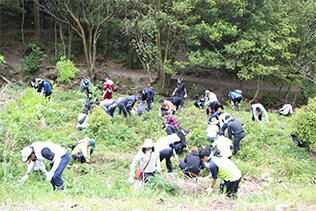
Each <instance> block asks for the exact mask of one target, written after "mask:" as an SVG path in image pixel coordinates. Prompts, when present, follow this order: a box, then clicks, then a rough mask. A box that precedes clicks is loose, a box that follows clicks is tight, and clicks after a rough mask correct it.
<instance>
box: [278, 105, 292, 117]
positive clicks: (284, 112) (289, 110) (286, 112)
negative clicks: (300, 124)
mask: <svg viewBox="0 0 316 211" xmlns="http://www.w3.org/2000/svg"><path fill="white" fill-rule="evenodd" d="M279 113H280V114H282V115H284V116H287V115H291V114H293V108H292V106H291V104H285V105H284V106H283V107H282V108H281V109H280V110H279Z"/></svg>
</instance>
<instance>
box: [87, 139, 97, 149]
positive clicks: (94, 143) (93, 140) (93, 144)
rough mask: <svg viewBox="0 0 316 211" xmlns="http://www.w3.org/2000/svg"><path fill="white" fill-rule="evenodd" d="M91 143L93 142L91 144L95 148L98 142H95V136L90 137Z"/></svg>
mask: <svg viewBox="0 0 316 211" xmlns="http://www.w3.org/2000/svg"><path fill="white" fill-rule="evenodd" d="M89 143H90V144H91V146H92V147H93V148H95V145H96V142H95V139H94V138H90V141H89Z"/></svg>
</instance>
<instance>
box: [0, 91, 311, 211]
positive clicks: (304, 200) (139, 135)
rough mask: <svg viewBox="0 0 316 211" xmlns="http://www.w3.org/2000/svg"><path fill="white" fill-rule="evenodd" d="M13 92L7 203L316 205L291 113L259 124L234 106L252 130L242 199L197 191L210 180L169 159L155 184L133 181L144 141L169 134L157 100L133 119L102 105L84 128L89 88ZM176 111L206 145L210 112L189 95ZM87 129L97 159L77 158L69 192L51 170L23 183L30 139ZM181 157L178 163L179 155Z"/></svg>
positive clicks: (2, 192) (7, 134) (0, 172)
mask: <svg viewBox="0 0 316 211" xmlns="http://www.w3.org/2000/svg"><path fill="white" fill-rule="evenodd" d="M96 94H100V93H98V92H96ZM6 95H10V96H15V97H14V99H13V100H9V101H7V102H6V103H5V104H4V105H2V108H1V110H0V116H1V119H0V138H1V145H0V160H1V164H0V165H1V169H0V178H1V179H0V183H1V185H0V199H1V202H0V209H1V210H6V209H10V210H12V209H13V210H21V209H23V210H47V209H49V210H60V209H62V210H68V209H69V210H70V209H72V208H78V209H85V210H100V209H114V208H116V209H118V208H120V209H134V208H138V209H150V210H152V209H166V208H167V209H199V210H209V209H217V210H231V209H236V210H258V209H263V210H274V209H279V208H280V209H283V208H286V209H291V210H292V209H299V210H315V209H316V189H315V182H316V177H315V168H316V162H315V160H314V159H313V158H311V157H310V156H309V154H308V153H307V151H306V150H305V149H303V148H298V147H297V146H295V145H294V144H293V143H292V141H291V140H290V137H289V134H290V131H291V129H290V122H291V117H290V118H286V117H280V116H278V115H277V114H269V115H270V119H271V123H270V125H266V124H255V123H254V122H252V121H251V114H250V113H249V112H248V111H246V110H243V111H240V112H234V111H231V110H229V108H227V111H228V112H230V113H232V114H233V116H235V117H236V118H239V119H240V120H241V122H242V123H243V124H244V126H245V130H246V138H245V139H244V140H243V141H242V143H241V153H240V154H238V155H237V156H235V157H233V159H232V160H233V161H234V162H235V163H236V164H237V166H238V167H239V168H240V169H241V171H242V174H243V180H242V182H241V184H240V191H239V198H238V199H237V200H236V201H230V200H227V199H225V197H223V196H221V195H218V187H217V188H216V190H215V191H214V193H213V194H212V195H211V196H209V197H208V198H206V197H204V193H203V192H202V191H201V190H197V191H191V190H189V187H190V184H193V185H194V184H195V185H201V187H202V186H203V181H199V182H195V181H189V182H186V181H184V180H183V179H182V177H181V172H180V171H179V170H176V171H175V173H174V174H173V175H168V174H167V173H166V168H165V164H164V162H163V163H162V167H163V169H162V172H161V173H160V175H161V176H160V177H158V178H157V179H156V181H155V182H154V183H153V185H151V186H150V187H147V188H145V189H142V190H141V189H138V188H137V187H131V186H130V185H129V184H128V183H127V175H128V171H129V164H130V162H131V159H132V158H133V156H134V155H135V153H136V151H137V150H138V147H139V146H140V145H141V144H142V142H143V140H144V139H145V138H146V137H149V138H152V139H153V140H154V141H156V140H157V139H158V138H159V137H162V136H164V135H165V131H163V130H162V129H161V123H162V119H161V118H160V117H159V116H158V114H159V112H158V103H157V102H156V103H155V105H154V110H153V111H151V112H148V113H146V114H145V115H143V116H142V117H138V116H136V115H133V116H132V117H130V118H128V119H124V118H123V117H121V116H119V115H116V116H115V117H114V119H111V118H109V117H108V116H107V115H105V114H104V113H103V111H102V110H100V109H98V108H95V109H94V110H93V113H92V114H91V116H90V121H89V124H90V128H89V129H88V130H86V131H83V132H78V131H77V130H76V128H75V125H76V120H77V114H78V112H80V111H81V109H82V102H83V101H82V100H81V99H83V98H84V97H85V96H84V94H81V93H79V92H78V91H74V90H62V89H60V88H57V87H55V88H54V93H53V96H52V99H51V100H50V101H47V100H46V99H44V98H43V97H41V96H38V95H37V94H36V92H35V90H32V89H30V88H26V87H10V88H9V89H7V90H6ZM116 97H117V94H116V96H115V98H116ZM176 116H177V118H178V120H179V122H181V125H182V127H189V128H191V130H192V132H191V133H190V135H189V138H188V143H189V146H190V147H191V146H193V145H197V144H200V145H205V144H206V142H205V135H206V132H205V128H206V123H207V116H206V115H205V113H204V111H200V110H197V109H196V108H195V107H194V106H193V103H192V102H190V101H188V102H186V107H185V108H183V109H182V110H180V111H178V112H177V115H176ZM41 119H42V120H41ZM43 119H45V124H43ZM40 122H42V123H41V126H39V124H40ZM85 136H90V137H94V138H96V140H97V146H96V150H95V153H94V154H93V162H92V163H91V164H83V165H79V164H77V163H73V162H71V164H70V165H69V166H68V167H67V169H66V170H65V172H64V174H63V178H64V180H65V185H66V189H65V191H63V192H53V191H52V190H51V186H50V184H49V183H48V182H47V181H45V176H44V175H42V174H40V173H37V172H33V173H32V174H31V176H30V178H29V180H28V181H27V182H25V183H23V184H17V183H16V182H17V181H18V180H19V179H20V178H21V177H22V176H23V174H24V171H25V168H26V166H25V164H23V163H22V162H21V156H20V150H21V149H22V148H23V147H24V146H26V145H27V144H30V143H32V142H34V141H52V142H54V143H59V144H61V145H63V146H65V147H69V146H70V145H71V143H74V142H76V141H77V140H79V139H80V138H83V137H85ZM68 149H69V148H68ZM173 164H174V166H176V165H177V162H176V160H173ZM204 175H207V172H204ZM168 178H169V179H168ZM170 178H174V179H170ZM179 178H180V179H179ZM207 182H209V181H207ZM204 184H205V183H204ZM185 185H187V186H185Z"/></svg>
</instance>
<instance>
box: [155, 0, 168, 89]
mask: <svg viewBox="0 0 316 211" xmlns="http://www.w3.org/2000/svg"><path fill="white" fill-rule="evenodd" d="M160 9H161V2H160V0H157V2H156V12H160ZM156 46H157V51H158V58H159V59H158V61H157V62H158V64H157V65H158V78H159V81H160V85H161V88H162V89H164V88H165V80H166V75H165V71H164V68H163V58H162V53H161V34H160V29H159V28H158V29H157V34H156Z"/></svg>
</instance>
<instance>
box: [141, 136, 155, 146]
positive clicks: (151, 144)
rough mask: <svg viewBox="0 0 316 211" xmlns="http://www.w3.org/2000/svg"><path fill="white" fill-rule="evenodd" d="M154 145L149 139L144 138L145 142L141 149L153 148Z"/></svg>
mask: <svg viewBox="0 0 316 211" xmlns="http://www.w3.org/2000/svg"><path fill="white" fill-rule="evenodd" d="M153 146H154V144H153V140H151V139H149V138H146V139H145V141H144V144H143V148H150V147H153Z"/></svg>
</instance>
